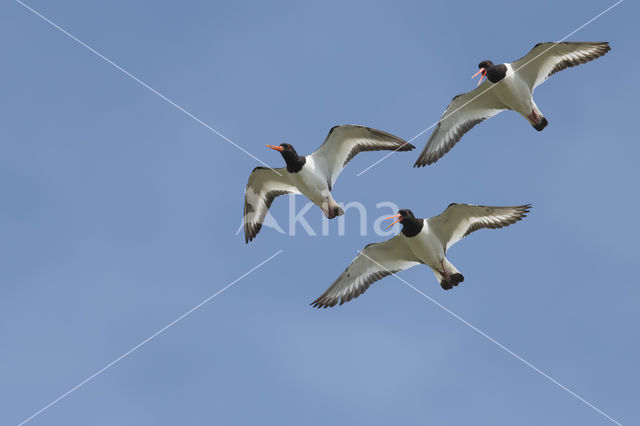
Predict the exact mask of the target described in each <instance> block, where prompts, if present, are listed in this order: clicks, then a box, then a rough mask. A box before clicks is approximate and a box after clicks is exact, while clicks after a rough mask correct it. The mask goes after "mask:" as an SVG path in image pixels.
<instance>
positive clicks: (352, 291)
mask: <svg viewBox="0 0 640 426" xmlns="http://www.w3.org/2000/svg"><path fill="white" fill-rule="evenodd" d="M530 209H531V204H524V205H520V206H511V207H494V206H478V205H472V204H457V203H452V204H449V206H448V207H447V208H446V209H445V210H444V212H442V213H441V214H440V215H438V216H435V217H432V218H428V219H421V218H417V217H415V216H414V214H413V212H412V211H411V210H408V209H402V210H399V211H398V214H396V215H393V216H390V217H388V218H387V219H396V220H395V221H394V222H393V223H391V224H390V225H389V226H388V227H391V226H393V225H394V224H396V223H398V222H400V224H401V225H402V231H401V232H400V233H399V234H397V235H396V236H395V237H393V238H391V239H389V240H387V241H384V242H380V243H372V244H368V245H367V246H365V247H364V249H363V250H362V251H360V252H359V254H358V256H357V257H356V258H355V259H354V260H353V262H351V264H350V265H349V266H348V267H347V269H345V270H344V272H343V273H342V274H341V275H340V276H339V277H338V279H337V280H336V281H335V282H334V283H333V284H332V285H331V286H330V287H329V288H328V289H327V290H326V291H325V292H324V293H323V294H322V295H321V296H320V297H318V298H317V299H316V300H315V301H314V302H313V303H311V306H313V307H315V308H329V307H332V306H335V305H336V304H338V303H340V305H342V304H343V303H345V302H348V301H350V300H351V299H354V298H356V297H358V296H359V295H361V294H362V293H364V292H365V291H366V290H367V289H368V288H369V286H370V285H371V284H373V283H374V282H376V281H378V280H380V279H382V278H384V277H386V276H388V275H392V274H396V273H397V272H400V271H402V270H404V269H408V268H411V267H412V266H416V265H420V264H424V265H427V266H428V267H429V268H431V269H432V270H433V273H434V274H435V276H436V279H437V280H438V281H439V282H440V286H441V287H442V288H443V289H444V290H451V289H452V288H453V287H456V286H457V285H458V284H460V283H461V282H462V281H464V276H463V275H462V274H461V273H460V271H458V269H456V267H455V266H453V264H451V262H449V260H448V259H447V257H446V254H447V250H448V249H449V248H451V246H452V245H454V244H455V243H456V242H458V241H460V240H461V239H462V238H464V237H465V236H467V235H469V234H470V233H472V232H474V231H477V230H478V229H481V228H491V229H496V228H502V227H505V226H508V225H511V224H513V223H515V222H517V221H519V220H521V219H522V218H523V217H525V216H526V214H527V213H528V212H529V210H530Z"/></svg>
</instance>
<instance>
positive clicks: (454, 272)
mask: <svg viewBox="0 0 640 426" xmlns="http://www.w3.org/2000/svg"><path fill="white" fill-rule="evenodd" d="M444 262H445V263H444V267H445V268H446V269H447V275H448V277H445V276H444V275H442V274H441V273H440V271H438V270H436V269H434V270H433V273H434V274H435V276H436V279H437V280H438V282H440V286H441V287H442V288H443V289H444V290H451V289H452V288H453V287H455V286H457V285H458V284H460V283H461V282H462V281H464V275H462V274H461V273H460V271H458V269H456V267H455V266H453V265H452V264H451V263H450V262H449V261H448V260H446V259H445V260H444Z"/></svg>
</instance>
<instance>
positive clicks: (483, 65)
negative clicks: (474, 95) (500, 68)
mask: <svg viewBox="0 0 640 426" xmlns="http://www.w3.org/2000/svg"><path fill="white" fill-rule="evenodd" d="M491 67H493V62H491V61H489V60H486V61H482V62H480V63H479V64H478V68H480V70H479V71H478V72H477V73H475V74H474V75H472V76H471V78H476V76H477V75H478V74H480V81H478V86H480V84H481V83H482V80H484V78H485V77H486V76H487V70H488V69H490V68H491Z"/></svg>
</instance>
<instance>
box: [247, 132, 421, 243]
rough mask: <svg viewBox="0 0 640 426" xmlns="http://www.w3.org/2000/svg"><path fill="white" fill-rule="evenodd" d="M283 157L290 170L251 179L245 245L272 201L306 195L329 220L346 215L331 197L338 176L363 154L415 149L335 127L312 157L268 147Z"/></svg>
mask: <svg viewBox="0 0 640 426" xmlns="http://www.w3.org/2000/svg"><path fill="white" fill-rule="evenodd" d="M267 147H269V148H271V149H275V150H276V151H279V152H280V154H282V157H283V158H284V161H285V163H286V164H287V167H283V168H279V169H270V168H268V167H256V168H255V169H253V172H251V175H250V176H249V182H248V183H247V189H246V193H245V198H244V236H245V242H247V243H248V242H249V241H251V240H253V239H254V238H255V237H256V235H257V234H258V232H260V228H261V227H262V222H263V220H264V218H265V216H266V215H267V211H268V210H269V207H270V206H271V203H272V202H273V200H274V199H275V198H276V197H278V196H279V195H284V194H303V195H305V196H306V197H308V198H309V199H310V200H311V201H312V202H313V203H314V204H315V205H317V206H318V207H320V208H321V209H322V212H323V213H324V215H325V216H326V217H328V218H329V219H333V218H334V217H336V216H341V215H342V214H344V211H343V210H342V208H340V206H339V205H338V203H336V201H335V200H334V199H333V197H331V189H332V188H333V185H334V184H335V182H336V179H338V175H340V172H342V169H344V167H345V166H346V165H347V163H348V162H349V161H351V159H352V158H353V157H354V156H355V155H356V154H358V153H360V152H363V151H382V150H391V151H411V150H412V149H414V148H415V146H413V145H411V144H410V143H408V142H406V141H404V140H402V139H400V138H398V137H396V136H393V135H391V134H389V133H385V132H383V131H380V130H376V129H371V128H369V127H364V126H354V125H343V126H335V127H333V128H332V129H331V130H330V131H329V134H328V135H327V138H326V139H325V141H324V143H323V144H322V145H321V146H320V148H318V149H317V150H316V151H315V152H314V153H313V154H311V155H306V156H302V155H298V153H297V152H296V150H295V149H294V148H293V146H291V145H289V144H288V143H283V144H280V145H279V146H273V145H267Z"/></svg>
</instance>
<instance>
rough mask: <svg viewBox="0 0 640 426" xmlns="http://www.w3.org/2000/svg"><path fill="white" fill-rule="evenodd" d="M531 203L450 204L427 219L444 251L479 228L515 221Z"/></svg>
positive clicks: (494, 226)
mask: <svg viewBox="0 0 640 426" xmlns="http://www.w3.org/2000/svg"><path fill="white" fill-rule="evenodd" d="M529 209H531V204H525V205H522V206H513V207H492V206H474V205H471V204H456V203H453V204H450V205H449V207H447V208H446V209H445V211H444V212H442V213H441V214H440V215H438V216H435V217H432V218H430V219H428V224H429V229H432V230H433V232H435V234H436V235H438V237H440V241H442V245H443V246H444V247H445V251H446V250H448V249H449V247H451V246H452V245H454V244H455V243H457V242H458V241H460V240H461V239H462V238H464V237H466V236H467V235H469V234H470V233H472V232H473V231H477V230H478V229H481V228H491V229H496V228H502V227H503V226H508V225H511V224H513V223H516V222H517V221H519V220H520V219H522V218H523V217H525V216H526V214H527V213H528V212H529Z"/></svg>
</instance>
